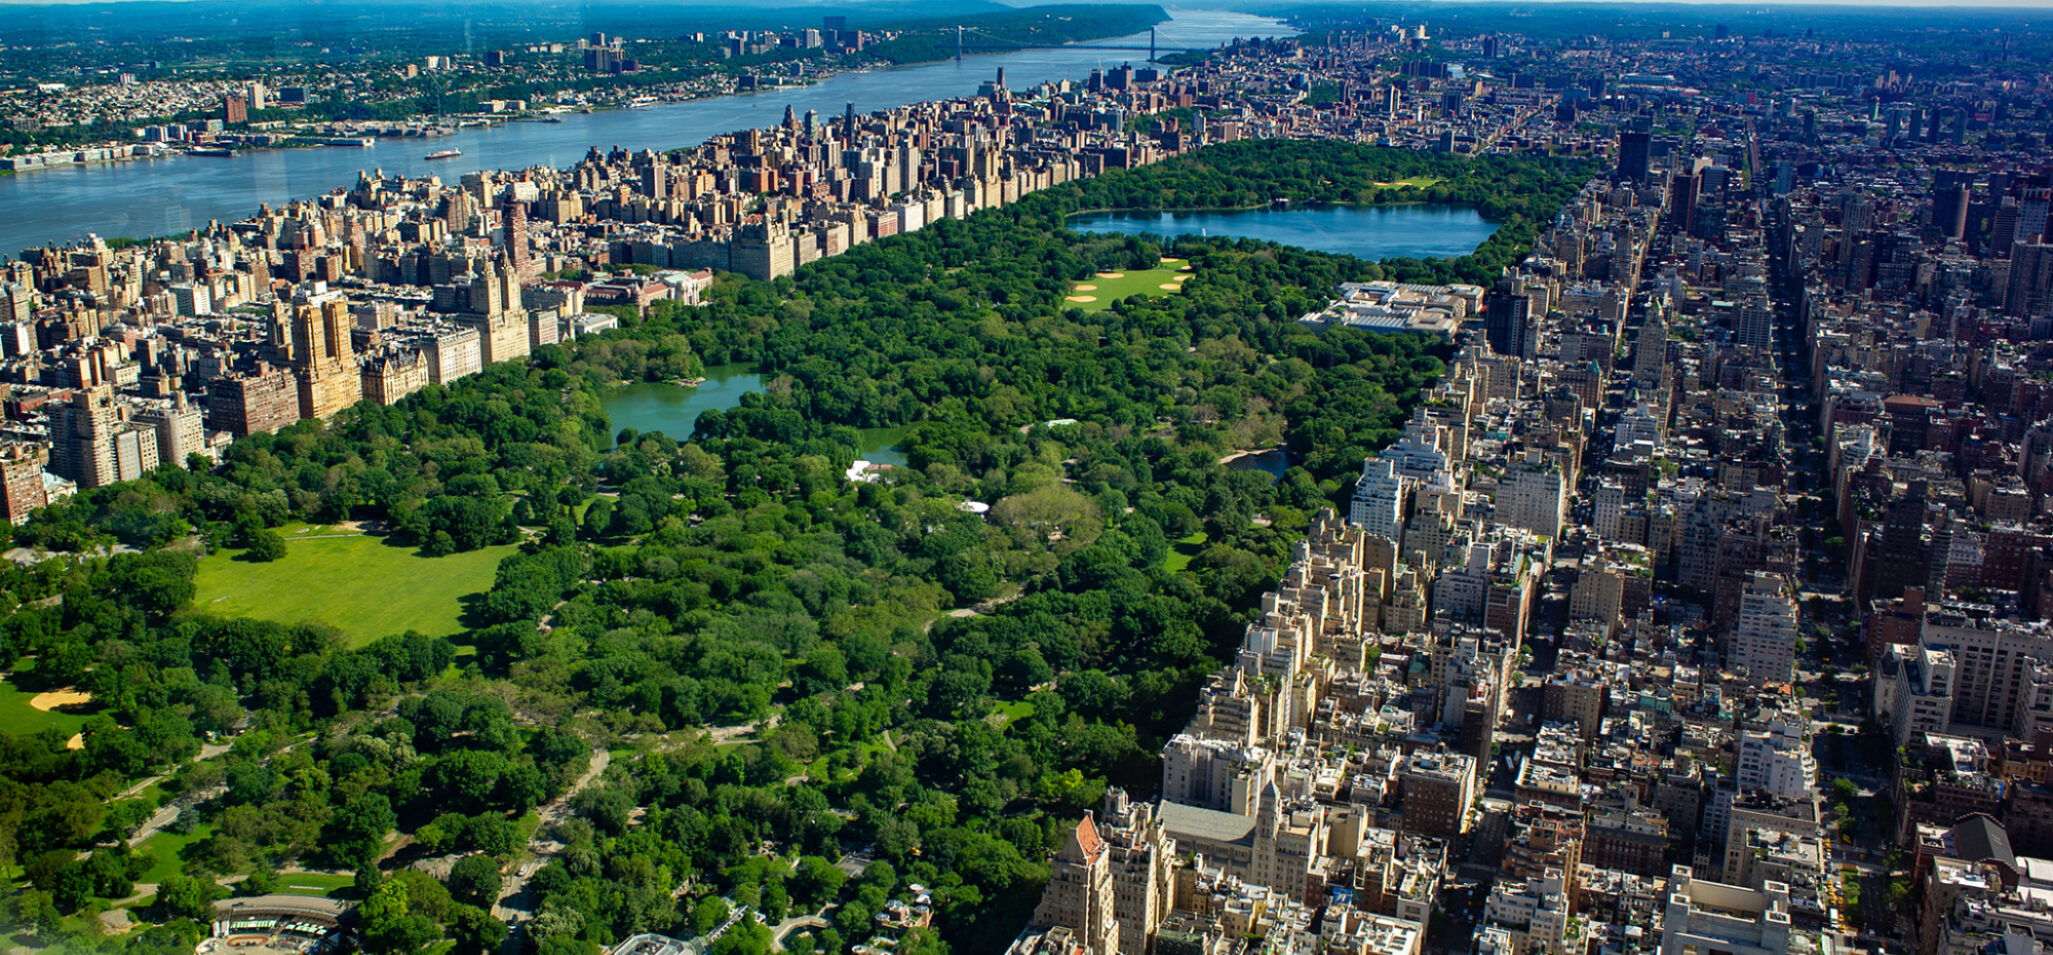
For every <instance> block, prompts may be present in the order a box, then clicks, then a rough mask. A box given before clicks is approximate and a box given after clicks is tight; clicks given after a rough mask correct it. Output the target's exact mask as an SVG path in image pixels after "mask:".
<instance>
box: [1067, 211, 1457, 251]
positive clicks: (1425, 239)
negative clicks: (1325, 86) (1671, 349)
mask: <svg viewBox="0 0 2053 955" xmlns="http://www.w3.org/2000/svg"><path fill="white" fill-rule="evenodd" d="M1069 227H1070V228H1072V229H1075V230H1076V231H1078V232H1112V233H1118V234H1121V235H1148V236H1156V237H1158V238H1164V239H1169V238H1174V237H1176V236H1180V235H1209V236H1232V237H1235V238H1243V239H1261V240H1263V241H1267V242H1277V243H1281V244H1283V245H1294V246H1297V247H1298V248H1301V249H1312V250H1314V251H1318V252H1332V253H1336V254H1343V255H1353V256H1358V257H1360V258H1364V259H1368V260H1370V261H1372V262H1373V261H1378V260H1381V259H1389V258H1416V259H1444V258H1453V257H1455V256H1461V255H1467V254H1469V253H1470V252H1474V251H1475V250H1476V246H1479V245H1482V244H1483V240H1485V239H1488V238H1489V237H1490V235H1491V233H1494V232H1496V231H1497V223H1495V222H1491V221H1490V220H1488V219H1485V218H1483V217H1482V215H1481V214H1480V213H1478V212H1476V210H1474V209H1471V208H1467V207H1465V206H1444V205H1427V204H1425V203H1408V204H1405V205H1391V206H1302V207H1298V208H1295V209H1223V210H1216V211H1196V212H1091V213H1085V214H1083V215H1079V216H1075V217H1073V218H1071V219H1070V220H1069Z"/></svg>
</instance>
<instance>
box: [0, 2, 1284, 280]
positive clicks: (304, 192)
mask: <svg viewBox="0 0 2053 955" xmlns="http://www.w3.org/2000/svg"><path fill="white" fill-rule="evenodd" d="M1170 14H1171V16H1172V17H1173V19H1172V20H1170V21H1168V22H1165V23H1163V24H1161V25H1160V27H1159V28H1158V32H1159V34H1160V41H1161V46H1162V48H1163V49H1164V50H1165V51H1167V50H1175V49H1179V48H1207V49H1209V48H1211V47H1215V46H1218V45H1219V44H1221V43H1224V42H1226V41H1228V40H1231V39H1233V38H1234V37H1251V36H1278V35H1282V34H1287V33H1290V32H1292V31H1290V30H1289V28H1287V27H1285V26H1284V25H1283V24H1282V23H1281V22H1280V21H1277V20H1274V19H1270V18H1268V17H1257V16H1250V15H1247V14H1241V13H1226V12H1221V11H1212V10H1171V11H1170ZM1091 43H1096V44H1100V45H1107V46H1127V47H1131V46H1136V45H1138V46H1141V47H1146V46H1147V44H1148V34H1147V33H1146V32H1142V33H1139V34H1137V35H1135V36H1130V37H1121V38H1117V39H1107V40H1094V41H1090V42H1089V43H1085V44H1077V45H1074V46H1068V47H1059V48H1056V49H1047V50H1022V51H1020V52H1017V53H999V54H992V55H988V56H971V57H968V58H966V59H963V60H961V61H956V60H945V61H942V62H939V63H921V64H917V65H913V66H907V67H902V68H881V67H880V68H876V69H870V70H865V71H863V72H856V73H842V74H839V75H837V76H832V77H829V78H827V79H825V80H822V81H821V82H818V83H815V84H813V85H811V86H803V87H794V88H791V89H781V90H779V89H773V90H766V91H763V92H758V93H746V94H739V95H734V96H720V97H713V98H709V99H701V100H692V101H690V102H682V103H663V104H658V105H656V106H653V107H651V108H648V109H624V110H609V111H603V112H595V113H572V114H568V115H565V116H564V117H562V118H563V122H561V123H540V122H514V123H507V124H504V125H501V126H497V127H489V128H473V129H466V130H463V131H461V132H459V133H456V134H455V135H451V136H444V137H440V138H436V139H380V140H379V141H378V143H377V145H375V146H372V147H370V148H368V149H347V148H317V149H260V150H252V151H249V152H245V153H242V154H238V155H236V156H233V157H229V158H207V157H196V156H170V157H165V158H162V159H142V160H136V161H133V162H123V163H115V164H112V165H96V166H79V167H70V168H58V169H49V170H36V171H33V172H26V173H21V174H18V175H13V176H0V256H9V257H11V256H14V255H18V254H20V253H21V252H22V251H23V250H25V249H31V248H36V247H38V246H41V245H43V244H45V243H50V242H56V243H64V242H69V241H72V240H75V239H79V238H83V237H84V236H85V234H86V233H88V232H91V233H95V234H97V235H99V236H101V237H102V238H116V237H130V238H148V237H155V236H161V235H172V234H177V233H182V232H186V231H188V230H191V229H196V228H204V227H206V225H207V223H208V222H209V221H210V220H215V219H219V220H221V221H223V222H233V221H236V220H239V219H243V218H246V217H248V216H252V215H255V214H256V212H257V206H258V204H260V203H270V204H271V205H272V206H274V207H276V206H278V205H281V204H283V203H285V202H287V201H289V200H292V199H303V198H308V197H311V196H316V195H319V194H321V193H325V192H327V191H329V190H331V189H336V188H341V187H346V186H349V185H350V184H352V183H354V182H355V181H356V177H357V173H358V171H359V170H365V171H368V170H371V169H383V170H384V171H385V172H386V173H387V174H388V175H389V174H405V175H409V176H425V175H430V174H433V175H439V176H441V177H442V178H443V179H444V180H445V181H453V180H455V179H458V178H460V177H461V176H462V175H463V174H464V173H467V172H475V171H478V170H480V169H524V168H528V167H531V166H553V167H558V168H561V167H565V166H569V165H571V164H572V163H575V162H577V161H578V160H580V159H583V158H584V155H585V151H586V150H588V149H590V148H592V147H595V146H596V147H598V148H599V149H600V150H602V151H603V150H609V149H611V148H613V147H615V146H619V147H622V148H624V149H628V150H640V149H657V150H667V149H676V148H680V147H686V146H695V145H697V144H699V143H701V142H704V141H705V140H707V139H708V138H711V137H713V136H717V135H720V134H721V133H728V132H733V131H735V130H740V129H754V128H761V127H767V126H774V125H776V124H777V123H778V122H779V121H781V120H782V119H783V118H784V108H785V106H787V105H789V106H791V107H792V108H793V109H795V110H797V112H798V114H799V115H800V116H804V115H805V113H806V111H807V110H817V111H818V112H819V114H820V116H821V117H822V118H828V117H838V116H840V115H841V113H842V109H843V107H844V106H845V105H846V104H848V103H854V104H855V108H856V110H857V111H858V112H870V111H872V110H879V109H889V108H892V107H898V106H904V105H907V104H909V103H917V102H923V101H926V100H935V99H945V98H949V97H957V96H973V95H975V94H976V92H977V87H978V85H979V84H981V83H983V82H985V81H987V80H989V79H990V78H991V77H992V76H993V75H994V74H996V73H997V71H998V70H999V69H1000V68H1001V67H1002V68H1003V69H1004V70H1005V76H1006V83H1007V85H1009V86H1011V87H1012V88H1013V89H1015V90H1023V89H1026V88H1027V87H1030V86H1033V85H1034V84H1037V83H1042V82H1047V81H1050V80H1059V79H1075V80H1082V79H1084V78H1086V77H1087V76H1089V75H1090V72H1091V70H1093V69H1097V68H1100V67H1104V68H1108V69H1109V68H1111V67H1116V66H1118V65H1120V64H1121V63H1128V62H1130V63H1133V64H1135V65H1136V66H1138V65H1139V64H1140V62H1141V61H1142V60H1144V59H1146V58H1147V53H1146V52H1138V53H1136V52H1132V51H1130V50H1103V49H1098V50H1094V49H1092V48H1091V45H1090V44H1091ZM450 148H457V149H461V150H463V155H462V156H461V157H459V158H456V159H449V160H441V161H436V162H430V161H429V160H428V159H427V155H428V154H429V153H431V152H436V151H439V150H445V149H450Z"/></svg>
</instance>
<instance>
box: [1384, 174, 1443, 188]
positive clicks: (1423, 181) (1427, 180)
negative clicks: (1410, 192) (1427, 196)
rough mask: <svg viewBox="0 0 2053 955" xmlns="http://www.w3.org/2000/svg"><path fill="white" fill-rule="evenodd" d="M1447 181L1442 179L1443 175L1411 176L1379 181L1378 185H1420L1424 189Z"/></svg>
mask: <svg viewBox="0 0 2053 955" xmlns="http://www.w3.org/2000/svg"><path fill="white" fill-rule="evenodd" d="M1445 181H1446V180H1445V179H1442V178H1441V177H1439V176H1411V177H1409V178H1406V179H1393V180H1391V181H1389V182H1379V183H1376V185H1379V186H1417V187H1419V188H1420V189H1424V188H1426V187H1428V186H1437V185H1439V184H1440V183H1442V182H1445Z"/></svg>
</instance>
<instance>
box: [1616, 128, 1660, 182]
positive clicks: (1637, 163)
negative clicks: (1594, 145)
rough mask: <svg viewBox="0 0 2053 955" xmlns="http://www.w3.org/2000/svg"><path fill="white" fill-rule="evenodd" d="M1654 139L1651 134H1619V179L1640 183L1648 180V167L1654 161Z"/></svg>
mask: <svg viewBox="0 0 2053 955" xmlns="http://www.w3.org/2000/svg"><path fill="white" fill-rule="evenodd" d="M1653 153H1654V137H1653V135H1652V134H1650V133H1639V132H1630V131H1628V132H1621V133H1619V134H1618V178H1619V179H1622V180H1625V181H1627V182H1640V181H1642V180H1644V179H1646V178H1647V168H1648V165H1649V164H1650V163H1651V162H1652V160H1653Z"/></svg>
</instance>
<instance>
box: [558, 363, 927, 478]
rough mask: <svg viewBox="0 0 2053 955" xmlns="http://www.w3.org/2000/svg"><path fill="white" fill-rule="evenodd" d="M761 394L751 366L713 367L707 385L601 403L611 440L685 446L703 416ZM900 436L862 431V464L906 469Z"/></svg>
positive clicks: (630, 392)
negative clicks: (659, 439) (638, 436)
mask: <svg viewBox="0 0 2053 955" xmlns="http://www.w3.org/2000/svg"><path fill="white" fill-rule="evenodd" d="M762 390H763V376H762V375H759V374H756V371H755V366H754V365H746V364H737V365H712V366H710V367H708V368H707V369H706V381H705V383H704V384H702V385H700V386H698V387H697V388H682V387H679V386H677V385H673V384H670V383H668V382H662V381H638V382H635V383H634V384H631V385H622V386H620V387H618V388H609V389H607V390H606V391H605V392H604V393H602V394H601V395H600V396H599V403H600V405H601V406H603V407H604V408H605V409H606V417H608V418H610V419H612V421H613V433H614V435H615V436H618V435H619V434H620V432H621V431H623V430H625V429H627V428H633V429H635V430H636V431H639V432H643V433H647V432H650V431H661V432H663V434H664V435H665V436H666V437H669V438H671V439H672V440H676V441H685V440H689V439H690V438H691V434H692V429H694V428H696V427H697V426H698V423H699V415H700V414H701V413H703V412H706V411H726V410H727V409H729V408H732V407H734V406H736V405H739V404H741V396H742V395H746V394H750V393H752V392H758V393H759V392H761V391H762ZM904 436H905V429H904V428H864V429H862V439H863V449H862V450H863V460H865V461H869V462H871V463H873V464H890V465H894V466H898V467H904V466H905V452H904V451H902V450H901V449H899V447H898V442H899V441H900V440H902V439H903V438H904Z"/></svg>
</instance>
